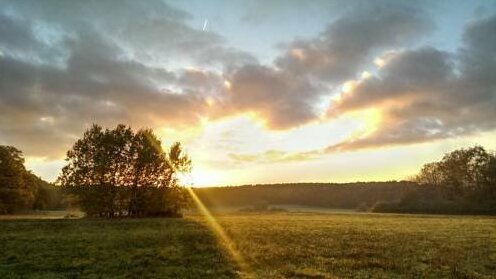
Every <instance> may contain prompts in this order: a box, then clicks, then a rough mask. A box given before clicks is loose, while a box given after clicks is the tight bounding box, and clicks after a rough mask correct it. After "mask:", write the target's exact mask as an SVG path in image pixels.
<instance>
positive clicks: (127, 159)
mask: <svg viewBox="0 0 496 279" xmlns="http://www.w3.org/2000/svg"><path fill="white" fill-rule="evenodd" d="M66 161H67V165H66V166H65V167H64V168H63V169H62V173H61V175H60V177H59V179H58V181H59V183H60V184H61V185H62V186H63V187H64V188H65V189H67V190H68V191H69V192H70V193H71V194H73V195H74V196H75V197H76V198H77V201H78V205H79V207H80V208H81V209H82V210H83V211H84V212H85V213H86V214H87V215H88V216H101V217H114V216H174V215H178V214H179V213H180V210H181V208H182V207H184V206H185V204H186V202H187V196H186V194H185V191H184V190H183V188H182V187H179V185H178V181H177V178H176V174H177V173H179V172H187V171H189V169H190V166H191V161H190V159H189V158H188V157H187V156H186V155H184V154H183V151H182V148H181V145H180V144H179V143H176V144H174V145H173V146H172V147H171V148H170V150H169V151H168V152H165V151H164V150H163V149H162V146H161V142H160V141H159V140H158V138H157V137H156V136H155V135H154V133H153V131H152V130H149V129H141V130H138V131H136V132H134V131H133V130H132V129H131V128H129V127H126V126H124V125H118V126H117V127H116V128H115V129H105V130H104V129H103V128H102V127H100V126H98V125H93V126H92V127H91V128H90V129H88V130H87V131H86V132H85V133H84V135H83V138H81V139H79V140H78V141H77V142H76V143H75V144H74V145H73V147H72V149H71V150H69V151H68V152H67V158H66Z"/></svg>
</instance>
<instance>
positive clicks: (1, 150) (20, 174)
mask: <svg viewBox="0 0 496 279" xmlns="http://www.w3.org/2000/svg"><path fill="white" fill-rule="evenodd" d="M26 173H27V171H26V169H25V168H24V157H23V156H22V152H21V151H20V150H18V149H17V148H15V147H12V146H4V145H0V213H14V212H15V211H18V210H22V209H26V208H30V207H31V206H32V204H33V202H34V198H35V197H34V193H33V190H32V189H31V188H30V187H29V186H30V185H28V184H27V183H26V182H25V177H26Z"/></svg>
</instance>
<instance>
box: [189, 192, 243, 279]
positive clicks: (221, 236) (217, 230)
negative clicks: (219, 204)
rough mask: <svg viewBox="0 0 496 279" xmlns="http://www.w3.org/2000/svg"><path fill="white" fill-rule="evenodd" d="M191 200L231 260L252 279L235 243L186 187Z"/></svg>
mask: <svg viewBox="0 0 496 279" xmlns="http://www.w3.org/2000/svg"><path fill="white" fill-rule="evenodd" d="M185 188H186V190H187V192H188V194H189V195H190V197H191V199H192V200H193V202H194V203H195V205H196V207H197V208H198V210H199V211H200V213H201V214H202V215H203V216H204V217H205V220H206V223H207V225H208V227H209V228H210V229H211V230H212V232H213V233H214V235H215V237H216V238H217V240H218V241H219V243H220V244H221V245H222V246H223V248H224V249H225V250H226V251H227V253H228V254H229V256H230V257H231V259H232V260H233V261H234V262H235V263H236V265H238V267H239V268H240V269H241V271H242V272H243V274H244V275H246V277H247V278H252V276H251V274H252V272H251V269H250V266H249V265H248V263H247V262H246V261H245V259H244V258H243V256H242V255H241V254H240V253H239V251H238V249H237V248H236V245H235V244H234V242H233V241H232V240H231V239H230V238H229V236H228V235H227V234H226V232H225V231H224V229H223V228H222V227H221V226H220V225H219V223H218V222H217V220H215V217H214V216H213V215H212V214H211V213H210V211H209V210H208V209H207V207H206V206H205V205H204V204H203V202H202V201H201V200H200V198H198V196H197V195H196V194H195V192H194V191H193V190H192V189H191V187H185Z"/></svg>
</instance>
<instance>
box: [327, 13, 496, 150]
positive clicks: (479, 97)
mask: <svg viewBox="0 0 496 279" xmlns="http://www.w3.org/2000/svg"><path fill="white" fill-rule="evenodd" d="M495 31H496V15H495V16H492V17H488V18H485V19H482V20H479V21H477V22H473V23H472V24H470V25H469V26H468V28H467V29H466V30H465V32H464V36H463V38H464V43H465V44H464V46H463V47H462V48H461V49H460V51H459V52H458V53H452V54H450V53H446V52H442V51H439V50H436V49H433V48H430V47H426V48H420V49H416V50H406V51H402V52H398V53H396V54H394V55H393V56H392V58H390V59H389V60H388V62H387V64H386V65H385V66H384V67H383V68H382V69H380V71H379V73H378V74H377V76H376V77H373V78H370V79H366V80H364V81H362V82H361V83H360V84H358V85H357V87H356V88H355V89H354V90H353V91H352V92H350V93H349V94H343V95H342V98H341V99H340V100H338V101H336V102H334V103H333V104H332V106H331V109H330V114H331V115H339V114H341V113H346V112H349V111H353V110H361V109H367V108H380V109H381V110H382V114H383V116H382V117H383V121H382V123H380V125H379V127H378V128H377V130H375V131H374V132H373V133H370V134H367V135H364V136H363V137H358V138H353V139H350V140H347V141H345V142H342V143H339V144H336V145H333V146H330V147H329V148H327V151H328V152H335V151H342V150H352V149H360V148H371V147H378V146H387V145H398V144H408V143H418V142H425V141H431V140H436V139H442V138H449V137H453V136H458V135H467V134H471V133H474V132H478V131H488V130H493V129H495V128H496V122H495V121H494V119H496V109H495V108H496V80H495V79H494V72H495V71H496V56H495V52H496V40H495V36H494V34H495Z"/></svg>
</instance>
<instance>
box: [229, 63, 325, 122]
mask: <svg viewBox="0 0 496 279" xmlns="http://www.w3.org/2000/svg"><path fill="white" fill-rule="evenodd" d="M228 80H229V82H230V86H229V88H228V89H227V90H226V96H225V98H224V99H223V100H222V102H221V103H220V109H221V110H220V112H221V114H226V113H229V112H230V113H239V112H254V113H256V114H257V116H259V117H260V118H261V119H262V120H263V121H265V123H266V125H267V127H269V128H272V129H288V128H292V127H296V126H298V125H301V124H304V123H306V122H308V121H311V120H314V119H315V118H316V116H317V112H316V111H315V109H314V107H313V105H314V104H315V103H316V98H318V97H319V94H320V93H321V91H322V89H321V88H319V87H318V85H315V84H312V83H310V82H309V81H308V80H307V79H305V78H302V77H299V76H295V75H292V74H291V73H288V72H285V71H279V70H275V69H273V68H270V67H266V66H261V65H245V66H243V67H241V68H239V69H237V70H236V71H234V72H233V73H232V74H231V75H229V76H228ZM231 111H232V112H231Z"/></svg>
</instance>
